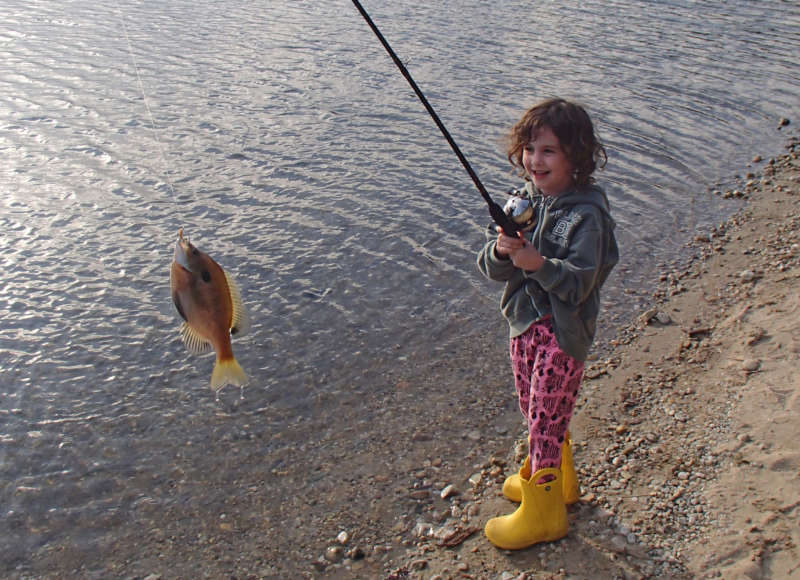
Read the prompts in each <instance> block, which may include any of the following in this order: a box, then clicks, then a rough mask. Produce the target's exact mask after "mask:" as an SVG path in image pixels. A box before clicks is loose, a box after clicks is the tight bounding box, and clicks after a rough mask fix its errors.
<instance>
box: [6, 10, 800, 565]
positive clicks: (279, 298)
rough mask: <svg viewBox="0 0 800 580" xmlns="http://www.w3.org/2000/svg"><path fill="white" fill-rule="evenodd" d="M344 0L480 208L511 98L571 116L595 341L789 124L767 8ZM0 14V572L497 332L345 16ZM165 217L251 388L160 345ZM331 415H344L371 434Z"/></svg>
mask: <svg viewBox="0 0 800 580" xmlns="http://www.w3.org/2000/svg"><path fill="white" fill-rule="evenodd" d="M374 4H375V5H374V6H367V8H368V9H369V10H371V12H372V13H373V17H374V18H375V20H376V22H377V23H378V24H379V26H381V27H382V29H383V31H384V33H385V34H386V36H387V38H389V40H390V42H392V44H393V46H394V47H395V49H396V50H397V51H398V53H400V55H401V57H402V58H403V59H404V60H405V61H406V62H407V64H408V66H409V69H410V70H411V72H412V74H413V75H414V77H415V78H416V80H417V82H418V83H419V84H420V86H421V87H422V89H423V91H425V93H426V95H427V96H428V98H429V99H430V100H431V102H432V103H433V104H434V106H435V107H436V109H437V111H438V112H439V114H440V115H441V117H442V119H443V121H444V122H445V124H446V125H447V126H448V128H449V129H450V131H451V132H452V133H453V135H454V137H455V139H456V140H457V141H458V143H459V144H460V145H461V147H462V149H463V150H464V152H465V154H466V155H467V157H468V158H469V160H470V161H471V163H472V164H473V165H474V167H475V169H476V171H477V172H478V174H479V175H480V176H481V178H482V179H483V181H484V183H485V184H486V186H487V188H488V189H489V190H490V191H492V192H496V193H495V194H494V195H496V196H498V197H499V198H502V195H501V192H503V191H505V190H507V189H508V188H509V187H510V186H512V185H516V183H515V182H514V179H513V177H512V176H511V174H510V172H509V168H508V167H507V164H506V162H505V160H504V157H503V155H502V152H501V146H500V144H499V140H500V138H501V137H502V134H503V131H505V130H506V128H507V127H509V126H510V125H511V124H512V123H513V122H514V121H515V120H516V118H517V117H518V115H519V114H520V113H521V111H522V110H523V109H525V108H526V107H527V106H529V105H530V104H532V103H533V102H534V101H536V100H538V99H540V98H543V97H546V96H552V95H561V96H565V97H568V98H575V99H578V100H580V101H582V102H584V103H585V104H586V105H587V106H588V108H589V109H590V111H591V112H592V114H593V116H594V117H595V119H596V121H597V124H598V128H599V131H600V133H601V137H602V138H603V139H604V140H605V142H606V144H607V148H608V150H609V153H610V162H609V165H608V168H607V169H606V171H605V172H604V173H602V174H600V176H599V177H600V179H601V181H602V182H603V184H604V185H605V186H606V187H607V189H608V191H609V194H610V197H611V199H612V202H613V206H614V210H615V217H616V218H617V221H618V223H619V236H618V237H619V240H620V243H621V246H622V251H623V255H624V261H623V264H622V265H621V267H620V268H619V269H618V271H617V272H615V274H614V275H613V276H612V278H611V280H610V281H609V283H608V286H607V291H606V297H607V298H606V303H607V307H608V311H607V314H606V317H605V318H606V323H605V326H606V328H608V329H610V330H607V331H606V332H607V333H610V332H611V331H612V330H613V326H614V324H615V322H616V321H618V320H624V318H625V316H626V315H628V314H630V312H632V311H633V310H635V308H636V307H637V306H640V305H641V304H643V303H644V300H645V298H644V296H645V295H646V294H647V292H646V291H647V289H648V287H649V285H650V284H651V282H652V280H653V276H654V272H655V271H656V270H657V268H658V265H659V263H662V262H666V261H669V260H670V259H672V258H673V257H675V256H676V255H677V253H678V251H679V249H680V248H681V245H682V243H683V242H684V241H685V240H686V239H687V238H688V237H690V234H691V232H692V231H693V230H694V229H696V228H704V227H707V226H708V225H709V224H713V223H716V222H717V221H719V219H720V218H721V217H722V216H723V215H725V214H726V213H727V212H730V211H732V210H733V209H735V208H734V207H733V206H731V205H729V202H722V201H720V200H719V199H717V198H715V197H714V196H713V195H711V194H710V193H709V190H708V187H709V185H711V184H713V183H715V182H717V181H718V180H720V179H728V178H730V177H731V176H732V175H733V173H734V171H735V170H736V169H737V168H739V167H741V166H743V165H744V164H746V163H747V162H748V161H749V160H750V158H751V157H752V155H753V154H754V153H761V154H763V155H765V156H768V155H770V154H774V153H776V152H777V151H778V150H779V148H780V147H781V145H782V142H783V141H782V139H783V137H782V133H780V132H779V131H778V130H777V122H778V119H779V118H780V117H782V116H786V117H790V118H791V117H793V116H794V117H796V116H797V113H798V111H797V106H798V103H797V94H798V89H799V88H800V66H798V64H797V59H796V54H797V46H798V33H797V30H798V24H800V9H798V8H797V6H796V5H795V4H794V3H773V4H772V5H771V7H770V10H769V11H767V10H763V9H762V8H761V7H760V6H758V5H756V4H754V3H750V2H745V1H737V2H728V3H726V4H725V5H724V6H717V5H708V6H702V5H697V4H696V3H688V2H686V3H684V2H669V3H668V6H666V5H664V3H640V2H623V1H619V2H614V1H612V2H607V1H605V2H602V3H600V2H596V1H589V2H567V3H566V4H565V3H563V2H561V3H547V2H545V3H538V4H537V5H536V7H535V8H536V9H535V10H534V9H533V8H532V5H531V4H530V3H523V2H519V3H517V2H511V3H508V2H507V3H504V4H503V6H497V5H495V4H494V3H484V2H454V1H451V2H445V3H444V4H442V3H438V4H436V5H435V6H434V5H416V4H415V3H410V2H393V3H389V4H388V5H381V4H380V3H374ZM6 6H7V10H5V11H4V12H5V13H6V15H5V16H4V19H3V23H2V24H0V55H1V56H2V59H0V111H2V119H3V121H2V124H1V125H0V151H2V154H3V158H4V163H3V165H2V170H1V172H0V186H1V187H2V190H3V197H2V202H0V203H2V210H0V226H2V232H3V234H2V237H0V246H1V248H2V252H1V253H0V260H2V271H3V289H2V294H0V316H2V320H3V333H2V336H1V337H0V341H1V342H0V344H2V350H1V351H0V377H2V387H0V393H2V400H3V404H2V408H0V458H2V467H0V470H2V476H3V477H2V479H3V481H4V482H6V483H5V485H4V487H3V488H2V505H3V506H4V507H3V509H4V510H5V513H4V514H3V518H2V521H3V522H4V523H3V524H2V527H3V528H5V530H3V533H0V537H1V538H2V540H0V551H2V552H3V554H5V556H4V559H3V561H4V563H5V564H6V566H7V567H8V569H9V570H12V569H14V568H15V567H16V566H23V568H24V566H26V565H28V563H29V562H28V560H27V558H28V557H29V555H30V554H32V553H34V552H33V551H34V550H37V549H40V548H44V547H46V546H48V545H55V544H58V543H59V542H67V543H70V542H72V543H75V544H77V545H82V546H88V547H92V546H99V545H106V544H104V542H108V541H109V538H110V537H112V536H113V534H114V530H117V529H119V528H120V526H129V525H131V521H132V520H131V518H134V516H132V515H131V514H137V513H140V512H139V510H140V508H141V509H144V508H143V507H142V506H145V507H146V506H152V505H166V504H173V503H174V502H178V501H180V499H176V496H175V495H174V493H173V492H172V491H170V489H171V488H170V485H171V484H170V483H169V482H171V481H172V482H174V481H178V482H180V481H182V479H181V477H182V476H181V473H183V472H185V471H188V470H193V471H194V472H195V473H196V474H197V473H202V472H204V471H206V472H210V471H213V470H214V469H217V468H219V467H220V466H223V467H225V466H227V468H229V470H230V471H231V472H233V471H234V468H236V469H240V470H246V469H248V468H247V467H246V466H242V465H237V464H236V461H237V460H236V459H235V458H236V457H237V455H236V454H237V453H239V454H244V455H247V454H253V453H257V454H260V456H262V457H263V458H265V459H264V461H265V462H266V463H270V462H271V461H278V460H277V459H274V458H275V457H278V456H281V457H286V443H282V442H281V440H280V436H279V434H280V433H281V432H282V430H284V429H286V428H287V426H289V425H298V424H302V423H303V422H304V421H308V422H309V424H316V423H314V421H319V422H321V423H322V424H325V425H327V426H328V428H329V434H330V433H331V432H332V433H333V435H332V437H334V439H335V437H336V432H337V429H342V428H343V426H342V425H341V424H340V423H337V421H341V420H342V419H343V418H344V417H345V416H346V417H352V416H353V412H352V411H353V409H357V408H358V405H360V404H365V405H366V406H369V404H370V401H372V403H375V402H376V401H377V402H379V401H380V400H381V399H382V398H383V397H385V396H386V393H385V392H383V390H382V389H383V387H382V386H381V384H380V382H378V383H376V382H374V381H367V380H365V377H366V376H378V377H380V376H386V374H387V373H402V372H406V371H407V372H412V371H414V370H416V371H417V372H425V371H424V369H426V368H428V365H429V362H430V361H431V360H437V359H441V357H445V356H446V357H449V358H452V360H453V365H454V366H457V367H458V368H460V369H461V370H462V371H463V372H469V369H470V368H472V367H471V365H475V364H477V363H476V361H474V360H470V359H464V358H463V357H462V358H459V352H460V349H459V346H458V345H459V344H461V343H462V341H464V340H465V339H466V340H469V341H484V343H485V344H486V345H487V347H488V348H497V349H500V350H502V349H503V348H504V345H503V332H504V331H503V329H502V328H501V326H500V320H499V315H498V314H497V312H496V301H497V298H498V291H499V288H498V287H496V286H494V285H492V284H490V283H488V282H486V281H483V280H481V279H480V278H479V277H478V275H477V273H476V270H475V267H474V254H475V252H476V251H477V249H478V248H479V246H480V245H481V243H482V240H483V227H484V226H485V224H486V223H487V221H488V217H487V215H486V210H485V206H484V205H483V202H482V200H481V199H480V196H479V195H478V193H477V191H475V189H474V187H473V185H472V183H471V181H470V180H469V178H468V176H467V175H466V173H464V171H463V170H462V168H461V167H460V165H459V164H458V161H457V159H456V158H455V156H454V155H453V153H452V151H451V150H450V149H449V148H448V146H447V144H446V142H445V141H444V140H443V139H442V138H441V135H440V134H439V133H438V131H437V130H436V127H435V126H434V125H433V123H432V122H431V120H430V118H429V117H428V115H427V114H426V113H425V111H424V109H423V108H422V106H421V105H420V103H419V102H417V101H416V99H415V97H414V96H413V93H411V91H410V89H408V87H407V86H406V84H405V81H404V79H403V78H402V77H401V76H400V74H399V73H398V72H397V71H396V69H395V67H394V65H393V64H392V63H391V61H390V60H389V59H388V57H386V55H385V54H384V53H383V50H382V48H381V47H380V45H379V44H378V42H377V40H376V39H375V38H374V37H373V36H372V34H371V33H370V31H369V29H368V28H367V27H366V25H365V24H364V23H363V22H362V21H361V20H360V18H359V17H358V14H357V13H356V12H355V10H353V11H352V12H351V11H350V10H348V9H344V6H339V5H337V4H336V3H327V4H326V3H323V4H319V3H316V4H313V5H312V4H307V3H292V2H272V3H268V4H267V5H266V6H262V5H259V6H258V7H255V6H253V5H250V4H248V3H236V2H210V1H203V0H201V1H199V2H197V1H194V2H183V1H178V0H169V1H166V2H159V3H152V2H144V3H142V2H125V1H121V2H120V3H119V4H118V5H117V4H115V3H112V4H111V5H102V4H100V5H96V4H85V3H81V2H62V3H58V4H54V3H49V2H42V1H38V2H26V3H21V2H6ZM125 32H127V35H128V37H127V38H126V36H125ZM128 41H130V51H129V44H128ZM134 62H135V63H136V67H134ZM140 83H141V88H142V89H143V90H144V96H146V101H145V99H143V94H142V92H141V91H140ZM146 105H149V108H150V110H151V111H152V115H153V119H154V120H155V127H152V126H151V120H150V116H149V114H148V110H147V109H148V107H147V106H146ZM501 201H502V199H501ZM179 227H184V228H186V231H187V233H188V234H190V235H191V236H192V238H193V241H194V242H195V243H196V244H197V245H198V246H199V247H201V248H202V249H204V250H206V251H208V252H210V253H212V255H214V256H215V258H216V259H217V260H218V261H219V262H220V263H221V264H222V265H223V267H225V268H226V269H228V270H229V271H231V272H233V273H234V274H235V275H236V277H237V279H238V281H239V283H240V285H241V286H242V291H243V294H244V297H245V301H246V302H247V305H248V308H249V310H250V311H251V315H252V318H253V321H254V328H253V330H252V332H251V335H250V336H249V337H248V338H246V339H244V340H242V341H241V342H239V343H237V344H236V345H235V348H236V350H237V355H238V357H239V359H240V361H241V363H242V364H243V366H244V367H245V370H246V371H247V372H248V374H249V375H250V377H251V385H250V387H249V388H248V389H247V390H246V391H245V399H244V400H243V401H237V400H236V399H237V398H238V396H239V393H238V390H236V389H232V390H230V391H229V392H228V391H226V392H224V393H223V399H226V400H224V401H223V403H222V404H217V403H215V401H214V396H213V393H211V392H210V390H209V389H208V387H207V382H208V380H207V378H208V374H209V373H210V369H211V366H212V360H211V359H209V358H192V357H189V356H188V355H187V354H186V353H185V351H184V349H183V346H182V345H181V344H180V341H179V337H178V332H177V328H178V319H177V316H176V315H175V313H174V312H173V311H172V306H171V303H170V299H169V291H168V267H169V261H170V259H171V247H172V244H173V242H174V239H175V237H176V235H177V232H178V228H179ZM623 283H624V285H625V286H626V288H627V289H628V293H624V292H623ZM404 369H405V370H404ZM441 380H442V381H447V380H448V379H447V377H442V379H441ZM234 391H235V392H234ZM323 395H329V396H327V398H326V399H325V400H326V401H327V402H326V403H325V404H323V405H321V404H320V403H319V401H320V398H319V397H320V396H323ZM418 400H419V403H420V405H423V406H424V405H426V394H425V393H419V395H418ZM428 404H430V401H428ZM341 405H350V407H348V408H349V411H348V412H347V413H343V412H342V407H341ZM355 417H358V419H357V420H359V421H364V423H363V424H361V425H360V427H361V428H362V430H363V432H364V433H370V432H371V431H370V429H372V430H375V429H378V428H379V427H378V426H377V425H374V424H370V422H369V420H368V418H366V417H363V416H362V417H359V415H358V413H356V414H355ZM350 427H353V425H350ZM349 436H351V437H353V436H354V435H352V433H351V434H350V435H349ZM232 441H235V445H234V444H233V443H232ZM231 446H234V447H235V451H231ZM308 452H309V453H311V452H313V448H312V449H310V450H308ZM281 453H283V454H284V455H280V454H281ZM222 455H226V457H227V458H221V456H222ZM270 458H272V459H270ZM280 461H283V460H280ZM190 466H191V467H190ZM179 472H180V473H179ZM183 481H185V475H184V479H183ZM276 485H279V484H277V483H276ZM198 493H206V494H209V497H210V498H211V499H210V500H209V501H212V500H213V497H212V496H214V494H224V493H225V491H224V490H222V491H220V490H212V489H204V490H200V491H199V492H198ZM273 493H275V494H277V495H280V494H281V493H282V492H281V490H280V489H278V488H276V489H274V490H273Z"/></svg>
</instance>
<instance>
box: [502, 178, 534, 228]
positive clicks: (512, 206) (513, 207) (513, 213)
mask: <svg viewBox="0 0 800 580" xmlns="http://www.w3.org/2000/svg"><path fill="white" fill-rule="evenodd" d="M509 194H510V195H511V197H509V198H508V201H507V202H506V204H505V205H504V206H503V212H504V213H505V214H506V215H507V216H508V217H510V218H511V219H512V220H513V221H514V223H515V224H517V225H518V226H519V229H520V230H521V231H523V232H527V231H530V230H532V229H533V228H534V227H536V212H535V211H534V209H533V204H532V203H531V200H530V199H528V198H527V197H523V194H522V192H521V191H520V190H518V189H512V190H511V191H510V192H509Z"/></svg>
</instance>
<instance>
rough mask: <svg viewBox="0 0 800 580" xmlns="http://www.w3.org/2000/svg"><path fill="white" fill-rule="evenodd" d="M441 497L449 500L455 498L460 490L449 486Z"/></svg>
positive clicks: (451, 485)
mask: <svg viewBox="0 0 800 580" xmlns="http://www.w3.org/2000/svg"><path fill="white" fill-rule="evenodd" d="M439 495H441V497H442V499H447V498H449V497H453V496H454V495H458V490H457V489H456V487H455V486H454V485H453V484H452V483H451V484H450V485H447V486H446V487H445V488H444V489H443V490H442V492H441V493H440V494H439Z"/></svg>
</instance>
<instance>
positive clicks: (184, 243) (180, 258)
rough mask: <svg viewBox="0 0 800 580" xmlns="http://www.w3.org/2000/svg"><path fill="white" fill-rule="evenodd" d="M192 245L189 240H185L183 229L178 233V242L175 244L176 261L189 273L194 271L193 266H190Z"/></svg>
mask: <svg viewBox="0 0 800 580" xmlns="http://www.w3.org/2000/svg"><path fill="white" fill-rule="evenodd" d="M191 247H192V245H191V244H190V243H189V240H187V239H184V237H183V229H181V230H180V231H179V232H178V241H177V242H175V256H174V258H173V259H174V260H175V262H177V263H178V264H179V265H180V266H181V267H182V268H184V269H185V270H188V271H190V272H191V271H192V268H191V266H189V257H188V256H189V252H190V251H191Z"/></svg>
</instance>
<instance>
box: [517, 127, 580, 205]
mask: <svg viewBox="0 0 800 580" xmlns="http://www.w3.org/2000/svg"><path fill="white" fill-rule="evenodd" d="M522 166H523V167H524V168H525V171H527V173H528V175H530V177H531V179H532V180H533V184H534V185H535V186H536V187H538V188H539V189H540V190H541V191H542V193H544V194H545V195H550V196H556V195H561V194H562V193H564V192H565V191H567V190H568V189H569V188H570V187H572V186H573V185H574V183H575V179H574V177H573V173H574V168H573V167H572V162H571V161H570V160H569V158H568V157H567V154H566V153H565V152H564V150H563V149H562V148H561V143H560V142H559V140H558V137H556V136H555V133H553V131H552V129H550V127H540V128H539V129H538V130H534V131H532V132H531V140H530V141H528V144H527V145H526V146H525V149H524V150H523V151H522Z"/></svg>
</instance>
